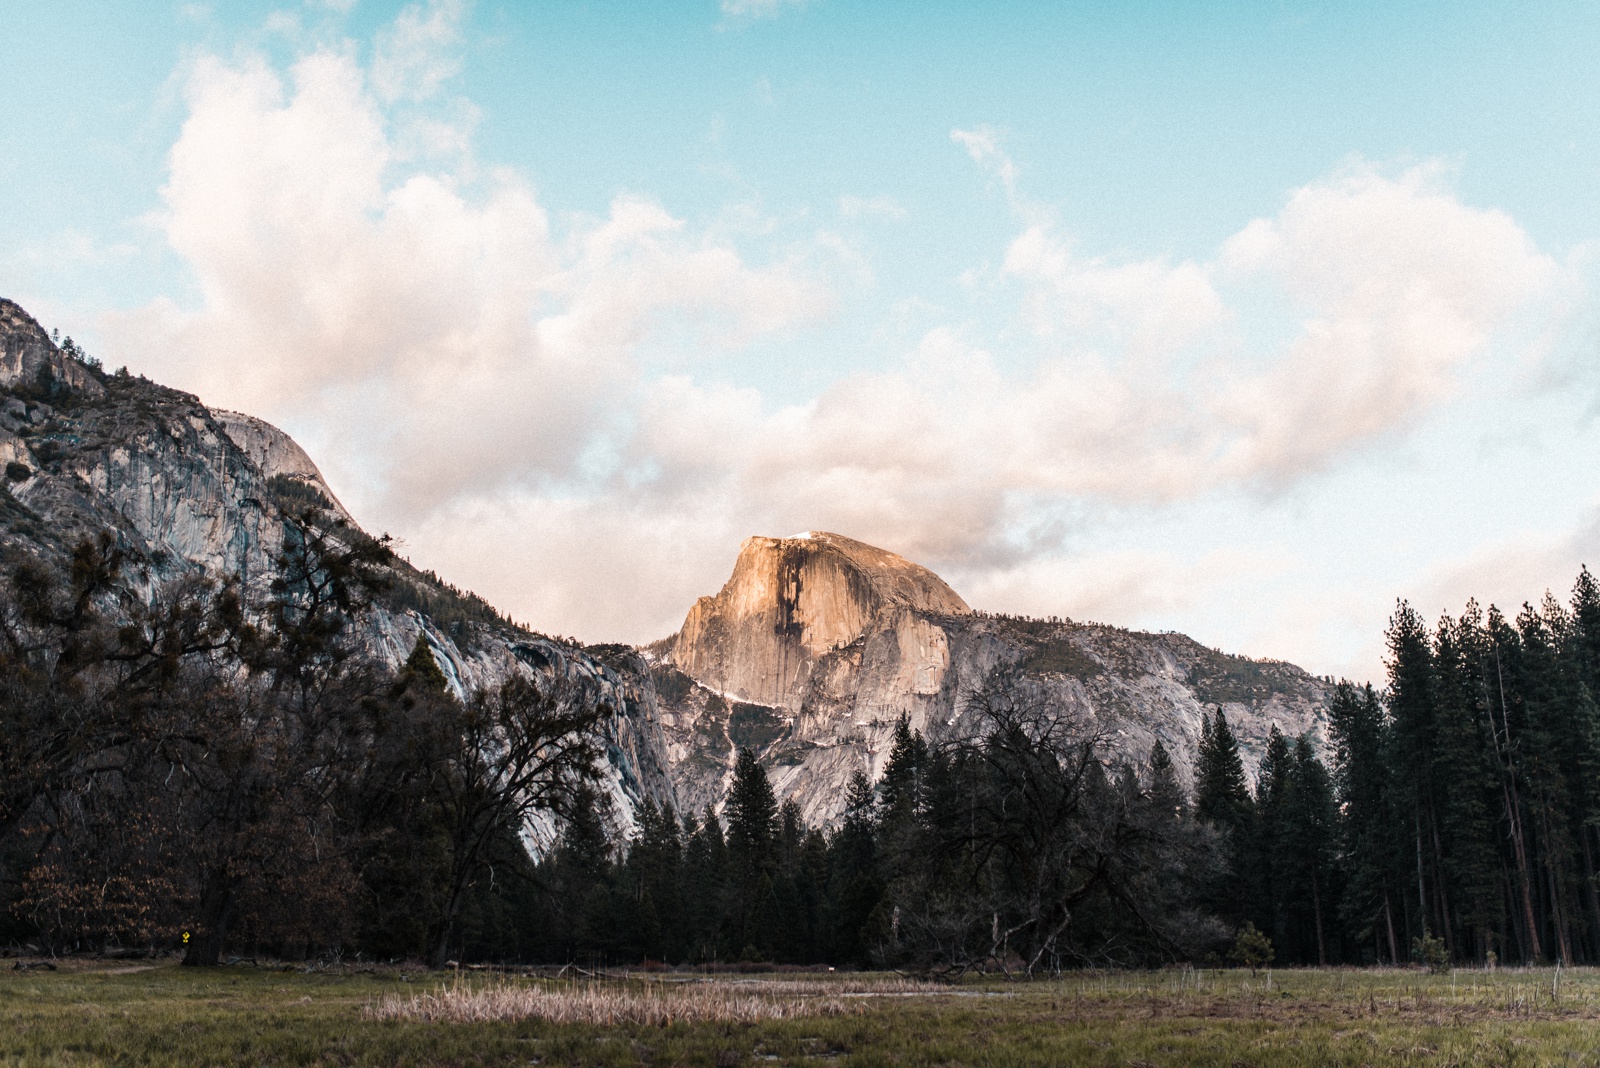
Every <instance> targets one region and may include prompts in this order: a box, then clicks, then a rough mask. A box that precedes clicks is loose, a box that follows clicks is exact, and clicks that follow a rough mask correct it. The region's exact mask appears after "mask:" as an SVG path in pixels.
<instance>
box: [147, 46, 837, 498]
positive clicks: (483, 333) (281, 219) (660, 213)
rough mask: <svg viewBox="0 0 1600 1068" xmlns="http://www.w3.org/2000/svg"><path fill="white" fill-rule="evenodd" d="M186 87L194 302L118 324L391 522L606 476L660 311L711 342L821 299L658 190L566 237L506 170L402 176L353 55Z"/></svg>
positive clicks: (205, 67) (184, 158)
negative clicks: (309, 449) (474, 177)
mask: <svg viewBox="0 0 1600 1068" xmlns="http://www.w3.org/2000/svg"><path fill="white" fill-rule="evenodd" d="M188 98H189V108H190V113H189V117H188V120H187V121H186V122H185V124H184V127H183V131H182V134H181V136H180V138H179V140H178V142H177V144H176V145H175V146H174V148H173V151H172V163H171V176H170V180H169V182H168V184H167V186H166V188H165V190H164V197H165V200H166V205H167V209H166V212H165V215H164V218H163V224H164V226H165V231H166V235H167V238H168V240H169V242H170V243H171V245H172V247H173V248H174V250H175V251H177V252H178V253H179V254H180V255H181V256H182V257H183V258H184V259H185V260H186V261H187V262H188V263H189V265H190V266H191V268H192V269H193V271H194V274H195V277H196V280H197V283H198V289H199V292H200V293H201V294H202V297H201V300H200V302H199V303H198V305H197V306H194V307H189V308H179V307H177V306H175V305H174V304H172V303H170V302H157V303H156V304H153V305H151V306H150V307H147V308H145V309H143V310H142V311H140V312H139V313H137V314H134V315H131V316H128V317H126V318H125V321H124V322H122V323H121V324H120V328H119V330H118V333H119V334H121V335H122V336H123V337H124V338H132V339H136V340H135V341H134V342H133V344H137V345H141V346H142V347H143V350H144V351H143V352H142V353H138V354H134V355H135V359H134V362H135V363H136V364H142V365H143V366H146V367H149V368H151V369H152V370H154V371H156V372H157V373H159V374H161V375H164V376H167V377H169V378H170V379H171V380H173V381H175V382H176V383H178V384H182V385H184V386H185V387H186V388H190V389H194V390H196V391H197V392H199V393H200V394H201V395H203V396H204V397H205V398H206V399H207V400H208V401H209V402H212V403H217V404H221V405H224V406H228V407H236V408H242V409H244V410H248V411H254V412H259V413H260V414H263V415H265V416H267V417H269V418H277V419H279V420H283V421H290V422H292V423H294V424H295V425H296V426H301V427H305V426H309V427H311V428H312V432H313V434H314V435H315V436H316V437H317V438H318V439H319V440H320V441H321V442H322V443H324V445H325V447H326V448H328V449H330V450H332V451H333V455H332V456H331V457H330V459H329V462H328V466H329V467H330V468H331V469H332V470H333V471H334V472H335V473H338V472H340V471H341V470H342V471H344V472H345V474H346V477H347V478H349V479H351V480H353V481H354V480H359V483H358V485H356V486H355V487H353V489H352V492H351V496H352V499H355V500H362V501H365V502H367V503H368V505H369V507H373V508H375V509H376V511H377V512H378V514H380V515H381V516H383V517H385V519H386V521H392V520H394V519H397V518H398V519H405V518H406V517H410V518H412V519H415V518H416V517H418V516H421V515H424V514H426V513H428V512H429V511H430V510H432V509H434V508H437V507H440V506H442V505H443V504H444V503H445V502H447V501H448V500H450V499H453V498H460V497H463V496H470V495H472V494H485V493H493V492H496V491H497V490H499V489H503V488H505V487H513V486H562V485H565V486H573V485H581V484H583V483H585V482H586V481H588V480H590V479H592V478H594V477H596V475H597V474H603V473H604V472H605V470H606V468H605V465H604V463H600V461H601V459H602V458H603V457H604V456H605V455H607V454H608V452H610V451H612V450H613V448H614V446H613V439H616V438H618V437H619V436H621V435H625V433H626V424H627V422H628V418H629V416H628V408H629V405H630V404H631V401H632V398H633V397H634V395H635V393H636V391H637V390H638V388H639V383H638V380H637V375H638V369H637V366H636V363H635V358H634V354H635V349H636V347H637V346H638V345H639V344H640V343H641V342H643V341H644V340H646V339H647V338H649V337H651V336H653V335H654V333H655V332H656V331H657V330H658V328H659V327H667V328H669V329H670V330H673V331H680V332H681V331H683V330H688V331H690V332H691V333H692V334H693V336H695V337H697V338H698V339H699V343H700V344H702V345H704V346H708V347H711V348H718V347H723V346H729V345H738V344H741V343H743V342H745V341H747V340H748V339H750V338H752V337H755V336H759V335H761V334H763V333H767V332H771V331H774V330H780V329H783V328H786V327H788V326H789V325H791V324H793V323H795V322H797V321H801V320H803V319H805V318H807V317H810V316H813V315H815V314H817V313H819V312H820V311H821V310H822V309H823V308H825V306H826V301H827V293H826V290H825V289H824V288H823V287H822V286H821V285H820V283H819V282H818V281H816V280H815V279H814V278H813V277H812V276H811V275H810V274H809V273H808V272H807V271H806V270H804V269H803V268H802V267H801V266H800V265H799V264H796V263H793V262H787V261H786V262H779V263H775V264H772V265H770V266H766V267H753V266H751V265H749V264H747V263H745V262H744V261H743V260H742V259H741V257H740V256H739V254H738V253H737V252H736V251H735V250H734V249H733V248H732V247H730V246H728V245H727V244H725V243H722V242H719V241H717V240H714V239H711V238H709V237H706V236H701V235H696V234H693V233H691V232H689V231H688V229H687V227H685V225H684V224H683V223H682V222H681V221H680V220H678V219H676V218H674V217H673V216H671V215H670V214H669V213H668V212H666V211H665V210H664V209H663V208H661V207H660V206H659V205H656V204H654V203H652V202H650V201H647V200H643V199H640V198H632V197H623V198H619V199H618V200H616V201H615V202H614V203H613V204H612V205H611V209H610V212H609V214H608V215H607V217H605V218H603V219H599V220H594V221H592V222H591V223H588V224H578V225H577V226H576V227H575V228H574V229H573V230H572V231H571V233H570V234H568V235H566V236H559V237H558V236H557V235H554V234H552V231H551V226H550V224H549V221H548V219H547V216H546V213H545V211H544V209H543V208H542V207H541V206H540V204H539V203H538V201H537V200H536V198H535V197H534V195H533V193H532V191H531V190H530V189H529V188H528V187H527V185H526V183H525V182H523V181H522V180H521V179H519V178H518V177H517V176H516V175H515V174H511V173H499V174H495V175H493V176H491V177H490V179H489V180H488V182H487V185H486V188H485V189H484V191H483V192H482V193H481V194H478V195H468V194H467V193H466V192H464V191H463V188H462V182H461V181H460V180H459V179H458V178H457V177H456V176H455V175H453V174H451V173H427V172H414V173H409V174H404V173H401V174H399V175H393V170H394V165H395V150H394V147H393V145H392V143H391V141H390V140H389V138H388V136H387V126H386V122H385V115H384V113H383V111H382V110H381V107H380V104H379V101H378V99H377V97H376V96H375V94H374V93H372V92H371V91H370V90H369V88H368V83H367V81H366V79H365V77H364V73H363V71H362V70H361V69H360V68H359V67H358V66H357V65H356V64H355V63H354V61H353V60H352V59H351V58H350V57H349V56H348V55H347V54H345V53H343V52H340V53H334V52H316V53H313V54H311V55H309V56H307V57H305V58H303V59H301V60H300V61H298V62H297V63H296V64H294V66H293V68H292V69H291V70H290V72H289V76H288V78H287V80H285V78H284V77H283V76H281V75H280V74H279V73H278V72H277V71H275V70H274V69H272V68H271V67H269V66H268V65H267V64H266V63H265V62H263V61H261V60H259V59H257V60H249V61H246V62H243V63H241V64H229V63H224V62H222V61H220V60H217V59H206V60H203V61H201V62H200V63H198V64H197V65H196V66H195V69H194V71H193V73H192V75H191V77H190V79H189V85H188ZM597 463H600V467H599V468H596V466H595V465H596V464H597Z"/></svg>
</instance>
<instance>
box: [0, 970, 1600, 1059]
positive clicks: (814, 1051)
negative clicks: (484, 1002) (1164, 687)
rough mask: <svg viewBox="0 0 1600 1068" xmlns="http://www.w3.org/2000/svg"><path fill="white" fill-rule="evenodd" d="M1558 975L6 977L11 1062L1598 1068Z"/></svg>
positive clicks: (1583, 987)
mask: <svg viewBox="0 0 1600 1068" xmlns="http://www.w3.org/2000/svg"><path fill="white" fill-rule="evenodd" d="M779 978H781V977H779ZM802 978H804V979H805V980H806V981H815V980H816V978H817V977H816V976H815V975H807V976H804V977H802ZM840 978H841V979H842V978H844V977H840ZM1552 979H1553V973H1552V972H1551V971H1549V970H1543V971H1532V972H1523V971H1502V972H1499V973H1497V974H1494V975H1489V974H1486V973H1482V972H1460V973H1456V974H1454V975H1448V974H1447V975H1441V976H1429V975H1425V974H1421V973H1417V972H1406V971H1381V972H1359V971H1321V972H1317V971H1277V972H1274V973H1272V974H1271V976H1270V978H1269V977H1268V975H1267V974H1266V973H1263V974H1262V975H1261V976H1260V977H1258V978H1256V979H1254V980H1252V979H1251V978H1250V976H1249V973H1247V972H1209V971H1208V972H1198V973H1183V972H1175V971H1168V972H1155V973H1110V974H1086V975H1077V976H1071V977H1068V978H1066V979H1063V980H1059V981H1048V982H1037V983H1015V984H1008V983H1004V982H981V983H968V984H964V985H963V986H962V987H960V988H959V989H958V990H957V991H956V992H953V993H950V994H939V995H932V996H920V995H919V996H910V997H876V998H861V999H858V1000H855V1001H852V1002H850V1005H851V1009H850V1012H849V1013H848V1014H846V1015H842V1016H823V1017H813V1018H806V1019H793V1020H776V1021H769V1022H765V1023H758V1024H742V1025H725V1024H716V1025H711V1024H702V1025H681V1024H673V1025H671V1026H669V1027H665V1028H662V1027H592V1026H579V1025H568V1026H561V1027H557V1026H553V1025H549V1024H545V1023H542V1022H540V1021H521V1022H515V1023H476V1024H439V1023H422V1022H416V1021H379V1020H373V1019H368V1018H366V1017H365V1016H364V1015H363V1009H364V1008H365V1007H366V1006H367V1005H369V1004H372V1003H373V1002H375V1001H376V999H377V998H378V997H380V996H381V995H382V994H385V993H396V992H399V993H416V992H427V991H430V990H433V989H436V988H437V987H438V986H439V985H440V984H441V982H443V980H441V979H439V978H438V977H436V976H429V975H427V974H422V975H417V976H413V977H412V981H411V982H403V981H402V980H401V979H400V977H399V976H398V975H397V974H388V975H362V974H350V973H345V974H304V973H300V972H282V973H280V972H271V971H263V970H257V969H255V968H250V967H240V966H236V967H228V968H221V969H217V970H214V971H191V970H187V969H180V968H177V967H172V966H163V967H159V968H154V969H151V970H147V971H140V972H133V973H123V974H109V973H107V972H105V971H99V972H94V971H87V970H79V971H69V970H63V971H61V972H55V973H41V972H38V971H29V972H13V971H5V972H3V973H0V1064H4V1065H31V1064H41V1065H42V1064H128V1065H167V1064H173V1065H205V1064H272V1065H303V1064H328V1065H421V1064H448V1065H511V1064H519V1065H525V1064H530V1063H541V1064H546V1065H551V1064H583V1065H640V1064H653V1065H706V1066H717V1065H722V1066H726V1065H733V1064H746V1065H762V1064H816V1065H840V1066H845V1065H891V1064H896V1065H968V1064H975V1065H993V1066H1005V1065H1046V1064H1051V1065H1054V1064H1071V1065H1078V1064H1082V1065H1107V1066H1109V1065H1117V1066H1121V1068H1127V1066H1130V1065H1132V1066H1142V1065H1162V1066H1166V1065H1202V1066H1206V1065H1213V1066H1221V1068H1233V1066H1234V1065H1241V1064H1242V1065H1261V1066H1268V1065H1349V1066H1351V1068H1356V1066H1359V1065H1372V1066H1383V1065H1479V1064H1487V1065H1526V1066H1531V1065H1578V1064H1600V972H1596V971H1589V970H1583V971H1579V972H1566V973H1563V975H1562V979H1561V985H1560V989H1559V992H1558V995H1557V996H1555V997H1552V993H1551V983H1552ZM471 981H481V980H471ZM512 981H513V982H515V981H518V980H512Z"/></svg>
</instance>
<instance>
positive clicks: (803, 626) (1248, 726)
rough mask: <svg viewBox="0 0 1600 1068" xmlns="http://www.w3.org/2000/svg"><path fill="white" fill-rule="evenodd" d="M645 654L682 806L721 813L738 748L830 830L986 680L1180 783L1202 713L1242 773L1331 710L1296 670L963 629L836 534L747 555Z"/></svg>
mask: <svg viewBox="0 0 1600 1068" xmlns="http://www.w3.org/2000/svg"><path fill="white" fill-rule="evenodd" d="M650 652H651V653H652V655H653V656H654V657H655V659H656V665H655V676H656V687H657V690H658V692H659V693H660V697H661V713H662V722H663V726H664V728H665V730H666V734H667V738H668V743H669V745H668V755H669V758H670V763H671V767H672V774H673V779H674V783H675V785H676V788H677V790H678V795H679V797H680V799H681V800H682V801H683V802H684V803H685V804H687V805H688V806H690V807H693V808H696V809H699V808H703V807H705V806H708V805H709V806H713V807H715V806H717V805H719V804H720V803H721V800H722V797H723V795H724V793H725V791H726V786H727V781H728V777H729V775H730V772H731V767H732V762H733V759H734V757H735V756H736V754H737V750H738V749H739V748H744V747H747V748H750V749H753V750H755V751H756V752H757V753H758V754H759V755H760V756H761V758H762V761H763V763H764V764H765V765H766V766H767V768H768V771H769V775H770V777H771V780H772V783H773V787H774V789H775V791H776V792H777V794H778V796H779V797H780V798H781V799H793V800H794V801H795V802H796V803H797V804H798V805H799V806H800V809H801V811H802V813H803V814H804V815H805V817H806V818H807V820H808V821H810V822H812V823H816V824H823V825H828V824H831V823H833V822H835V821H836V820H837V819H838V817H839V815H840V814H841V812H842V809H843V803H844V798H845V795H846V790H847V787H848V784H849V781H850V778H851V777H852V776H853V775H854V774H855V773H856V772H858V771H859V772H865V773H866V774H867V775H868V776H869V777H871V778H876V777H877V776H878V775H880V774H881V773H882V770H883V764H884V761H885V760H886V759H887V757H888V751H889V746H890V744H891V741H892V737H893V733H894V727H895V724H896V722H897V721H898V720H899V719H900V718H901V717H902V716H903V717H905V718H906V719H907V720H908V722H909V723H910V725H911V726H912V727H913V728H914V729H916V730H919V731H922V732H923V733H924V734H926V735H934V736H937V735H940V734H943V733H948V732H951V731H960V730H962V729H964V719H963V717H964V715H965V713H966V707H967V702H968V699H969V697H970V696H971V695H972V694H973V692H974V691H975V690H976V689H977V688H979V687H980V686H982V685H983V684H984V683H985V681H986V680H988V679H990V678H991V677H992V676H993V675H994V674H995V673H996V672H997V671H1001V672H1006V673H1010V674H1013V675H1015V676H1017V677H1019V678H1020V679H1022V680H1025V683H1026V685H1028V686H1029V687H1032V688H1033V690H1034V691H1035V692H1036V693H1038V694H1039V695H1040V696H1041V697H1042V698H1043V699H1045V700H1049V701H1051V702H1052V703H1054V704H1056V705H1057V706H1059V707H1063V708H1067V709H1070V710H1072V711H1074V712H1076V713H1077V714H1078V715H1079V716H1081V717H1082V718H1083V720H1084V721H1085V722H1086V723H1087V724H1089V725H1091V726H1092V727H1093V728H1094V729H1096V730H1098V731H1099V732H1100V733H1101V734H1102V735H1103V736H1104V737H1105V738H1106V739H1107V740H1108V743H1109V746H1110V749H1111V750H1112V751H1113V752H1115V753H1118V754H1121V755H1122V756H1125V757H1127V758H1129V759H1134V760H1142V759H1144V758H1146V757H1147V756H1148V754H1149V752H1150V748H1151V746H1152V745H1153V744H1154V742H1155V741H1157V740H1160V741H1161V743H1162V744H1163V745H1164V746H1165V747H1166V748H1167V749H1168V751H1169V752H1171V753H1172V755H1173V757H1174V760H1175V762H1176V763H1177V764H1178V766H1179V769H1180V772H1181V773H1182V774H1183V775H1184V776H1188V775H1189V774H1190V769H1191V768H1192V765H1193V760H1194V756H1195V753H1196V750H1197V747H1198V744H1199V738H1200V720H1201V716H1202V715H1203V714H1204V713H1205V712H1206V711H1208V710H1209V709H1211V708H1212V707H1221V708H1223V709H1224V710H1225V711H1226V712H1227V714H1228V717H1229V721H1230V723H1231V724H1232V725H1233V727H1234V731H1235V733H1236V734H1237V735H1238V737H1239V741H1240V747H1241V752H1242V755H1243V756H1244V758H1245V762H1246V765H1247V767H1248V769H1249V770H1250V771H1252V772H1253V771H1254V769H1255V766H1256V764H1257V763H1258V762H1259V760H1260V756H1261V754H1262V752H1263V751H1264V749H1265V746H1266V741H1267V737H1268V735H1269V732H1270V730H1271V728H1272V726H1273V725H1274V724H1276V725H1277V726H1278V728H1279V729H1280V730H1281V731H1283V732H1284V733H1285V734H1289V735H1291V736H1293V735H1299V734H1301V733H1304V732H1307V731H1310V732H1312V733H1313V734H1314V735H1318V736H1320V735H1321V733H1322V731H1323V729H1324V724H1325V716H1326V706H1327V701H1328V688H1327V686H1326V685H1325V684H1324V683H1323V682H1322V681H1321V680H1318V679H1315V678H1312V677H1311V676H1309V675H1307V674H1306V673H1305V672H1303V671H1301V670H1300V669H1299V668H1296V667H1294V666H1292V665H1289V664H1282V663H1277V662H1260V661H1253V660H1249V659H1246V658H1243V657H1231V656H1226V655H1224V654H1222V653H1218V652H1216V651H1214V650H1210V649H1207V648H1205V647H1204V646H1202V645H1200V644H1199V643H1198V642H1195V641H1194V640H1192V639H1190V638H1187V637H1184V636H1183V635H1179V634H1145V633H1139V632H1133V631H1127V630H1122V629H1120V628H1116V627H1109V626H1103V625H1099V624H1090V623H1075V622H1072V621H1068V620H1033V619H1021V618H1016V617H1007V616H993V615H987V614H982V613H974V612H972V611H970V610H969V609H968V607H967V605H966V603H965V602H964V601H962V599H961V598H960V596H959V595H957V594H956V593H955V592H954V591H953V590H951V589H950V587H949V586H947V585H946V584H945V583H944V582H943V581H942V580H940V579H939V577H938V576H936V575H934V574H933V573H932V572H931V571H928V570H927V569H926V568H923V567H919V566H918V565H916V564H913V563H910V562H909V561H906V560H904V559H902V558H901V557H898V556H896V555H894V554H893V553H889V552H885V551H884V550H881V549H875V548H873V547H872V546H868V545H864V544H862V543H861V542H857V541H853V540H851V539H849V538H845V537H842V536H840V535H837V534H808V535H805V536H803V537H800V538H751V539H749V540H748V541H746V542H745V543H744V546H743V547H742V548H741V550H740V554H739V559H738V561H737V562H736V563H735V565H734V571H733V575H732V577H731V578H730V579H729V580H728V582H727V584H726V585H725V586H724V587H723V588H722V590H721V592H719V593H718V594H717V595H716V596H715V597H703V598H701V599H700V600H699V601H698V602H696V604H695V606H694V607H693V608H692V609H690V611H689V615H688V617H687V618H686V619H685V621H684V625H683V629H682V630H681V631H679V633H678V634H677V635H675V636H673V637H672V638H670V639H667V640H666V641H664V642H660V643H657V644H656V645H655V646H653V647H651V649H650Z"/></svg>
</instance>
